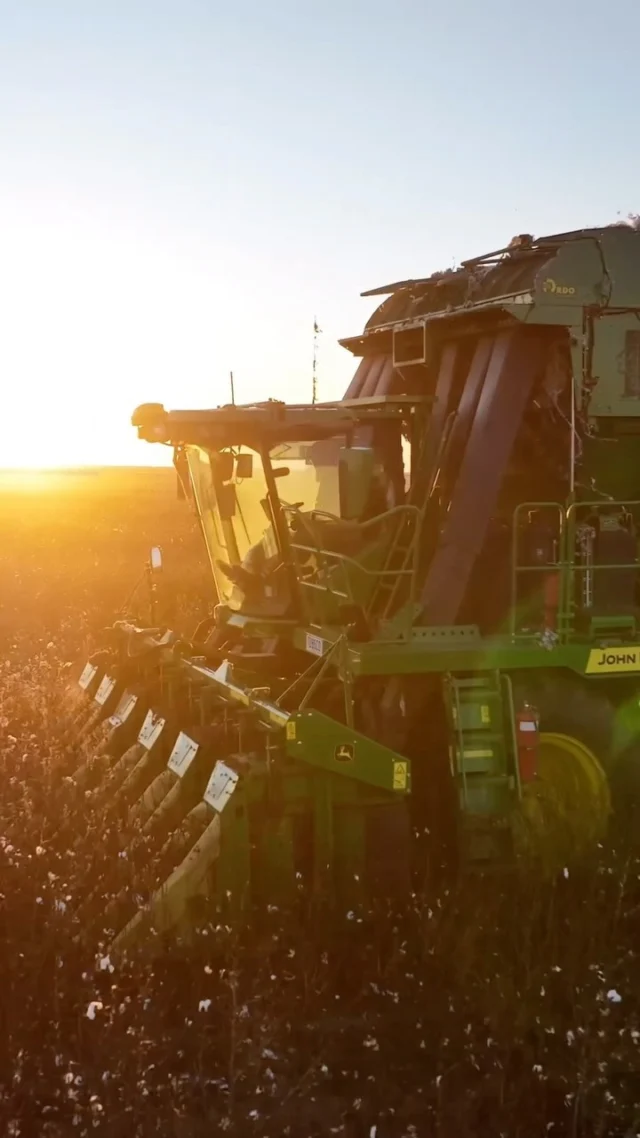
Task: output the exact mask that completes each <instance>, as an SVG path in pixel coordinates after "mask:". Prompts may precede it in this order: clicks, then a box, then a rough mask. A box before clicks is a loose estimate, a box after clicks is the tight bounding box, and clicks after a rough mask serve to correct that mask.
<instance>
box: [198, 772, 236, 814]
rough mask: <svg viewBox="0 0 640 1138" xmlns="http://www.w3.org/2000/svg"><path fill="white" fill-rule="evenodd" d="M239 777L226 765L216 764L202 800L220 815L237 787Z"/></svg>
mask: <svg viewBox="0 0 640 1138" xmlns="http://www.w3.org/2000/svg"><path fill="white" fill-rule="evenodd" d="M239 777H240V776H239V775H238V773H237V772H236V771H234V770H232V769H231V767H228V766H227V764H226V763H223V762H217V763H216V765H215V767H214V768H213V774H212V775H211V778H210V779H209V782H208V783H207V789H206V790H205V792H204V800H205V802H208V803H209V806H212V807H213V809H214V810H216V811H217V812H218V814H221V813H222V811H223V810H224V808H225V806H226V805H227V802H228V801H229V799H230V798H231V795H232V794H233V792H234V790H235V789H236V786H237V785H238V779H239Z"/></svg>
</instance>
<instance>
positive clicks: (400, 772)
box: [393, 762, 407, 790]
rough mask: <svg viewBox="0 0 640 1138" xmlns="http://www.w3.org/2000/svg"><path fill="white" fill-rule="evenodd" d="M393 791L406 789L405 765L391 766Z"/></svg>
mask: <svg viewBox="0 0 640 1138" xmlns="http://www.w3.org/2000/svg"><path fill="white" fill-rule="evenodd" d="M393 789H394V790H406V789H407V764H406V763H401V762H396V763H394V764H393Z"/></svg>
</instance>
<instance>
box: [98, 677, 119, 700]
mask: <svg viewBox="0 0 640 1138" xmlns="http://www.w3.org/2000/svg"><path fill="white" fill-rule="evenodd" d="M115 686H116V681H115V680H114V679H113V677H112V676H103V677H102V679H101V681H100V686H99V688H98V690H97V692H96V694H95V695H94V697H93V698H94V700H95V701H96V703H99V704H100V707H104V705H105V703H106V702H107V700H108V698H109V696H110V695H111V692H112V691H113V689H114V687H115Z"/></svg>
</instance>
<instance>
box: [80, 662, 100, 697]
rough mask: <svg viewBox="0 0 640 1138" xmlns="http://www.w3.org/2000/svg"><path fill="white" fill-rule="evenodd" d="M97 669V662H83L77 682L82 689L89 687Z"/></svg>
mask: <svg viewBox="0 0 640 1138" xmlns="http://www.w3.org/2000/svg"><path fill="white" fill-rule="evenodd" d="M97 671H98V665H97V664H85V666H84V668H83V669H82V675H81V676H80V679H79V680H78V684H79V685H80V687H81V688H82V690H83V691H86V690H87V688H88V687H89V684H90V683H91V681H92V679H93V677H94V676H95V674H96V672H97Z"/></svg>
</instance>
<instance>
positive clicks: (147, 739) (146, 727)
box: [138, 711, 165, 751]
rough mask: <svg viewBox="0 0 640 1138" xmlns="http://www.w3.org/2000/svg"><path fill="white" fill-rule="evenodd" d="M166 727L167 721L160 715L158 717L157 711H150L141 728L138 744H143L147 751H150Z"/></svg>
mask: <svg viewBox="0 0 640 1138" xmlns="http://www.w3.org/2000/svg"><path fill="white" fill-rule="evenodd" d="M164 725H165V720H164V719H162V717H161V716H160V715H156V713H155V711H148V712H147V714H146V716H145V720H144V723H143V724H142V727H141V728H140V734H139V735H138V742H139V743H142V746H143V747H144V748H145V750H147V751H150V750H151V748H152V747H153V745H154V743H156V742H157V740H158V739H159V738H160V732H161V731H162V728H163V727H164Z"/></svg>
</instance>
